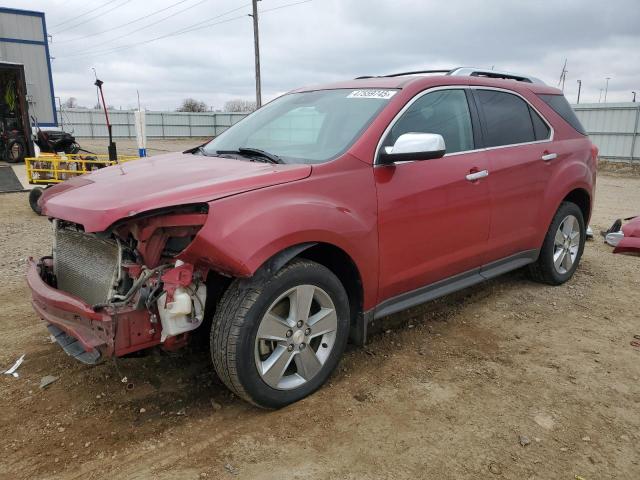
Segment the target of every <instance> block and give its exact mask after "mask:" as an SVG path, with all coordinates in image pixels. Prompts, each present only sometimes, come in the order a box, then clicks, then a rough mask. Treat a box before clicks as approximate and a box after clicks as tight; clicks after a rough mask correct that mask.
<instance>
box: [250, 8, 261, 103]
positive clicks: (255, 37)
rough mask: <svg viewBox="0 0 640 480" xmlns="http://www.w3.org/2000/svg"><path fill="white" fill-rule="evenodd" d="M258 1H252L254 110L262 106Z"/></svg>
mask: <svg viewBox="0 0 640 480" xmlns="http://www.w3.org/2000/svg"><path fill="white" fill-rule="evenodd" d="M259 1H260V0H253V15H252V14H249V16H250V17H253V50H254V55H255V57H256V108H260V107H261V106H262V91H261V87H260V39H259V37H260V35H259V34H258V2H259Z"/></svg>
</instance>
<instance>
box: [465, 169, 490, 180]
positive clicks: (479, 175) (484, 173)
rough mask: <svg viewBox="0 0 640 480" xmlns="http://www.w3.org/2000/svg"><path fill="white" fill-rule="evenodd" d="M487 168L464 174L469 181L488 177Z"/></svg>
mask: <svg viewBox="0 0 640 480" xmlns="http://www.w3.org/2000/svg"><path fill="white" fill-rule="evenodd" d="M488 176H489V170H480V171H479V172H473V173H470V174H468V175H467V176H466V179H467V180H469V181H470V182H475V181H476V180H480V179H481V178H484V177H488Z"/></svg>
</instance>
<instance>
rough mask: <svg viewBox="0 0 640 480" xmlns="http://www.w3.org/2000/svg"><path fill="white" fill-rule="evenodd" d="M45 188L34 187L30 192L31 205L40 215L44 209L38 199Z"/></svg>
mask: <svg viewBox="0 0 640 480" xmlns="http://www.w3.org/2000/svg"><path fill="white" fill-rule="evenodd" d="M43 191H44V190H43V189H42V188H40V187H33V188H32V189H31V191H30V192H29V205H30V206H31V210H33V211H34V212H36V213H37V214H38V215H42V209H41V208H40V205H38V200H39V199H40V197H41V196H42V192H43Z"/></svg>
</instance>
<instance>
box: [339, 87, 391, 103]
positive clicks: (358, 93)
mask: <svg viewBox="0 0 640 480" xmlns="http://www.w3.org/2000/svg"><path fill="white" fill-rule="evenodd" d="M396 93H398V92H397V91H396V90H373V89H367V90H354V91H353V92H351V93H350V94H349V95H347V98H381V99H383V100H388V99H390V98H391V97H393V96H394V95H395V94H396Z"/></svg>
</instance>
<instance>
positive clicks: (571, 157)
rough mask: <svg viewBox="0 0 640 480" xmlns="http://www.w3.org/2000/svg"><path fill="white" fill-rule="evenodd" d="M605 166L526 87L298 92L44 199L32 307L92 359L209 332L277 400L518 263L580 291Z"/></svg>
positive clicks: (471, 72)
mask: <svg viewBox="0 0 640 480" xmlns="http://www.w3.org/2000/svg"><path fill="white" fill-rule="evenodd" d="M596 162H597V149H596V148H595V147H594V145H593V144H592V143H591V141H590V140H589V138H588V137H587V136H586V135H585V132H584V130H583V129H582V127H581V126H580V123H579V122H578V120H577V118H576V117H575V115H574V114H573V111H572V110H571V108H570V106H569V104H568V103H567V101H566V99H565V98H564V96H563V95H562V92H560V91H559V90H557V89H555V88H551V87H549V86H546V85H544V84H542V83H541V82H540V81H538V80H536V79H533V78H531V77H527V76H524V75H514V74H507V73H501V72H495V71H488V72H487V71H483V70H478V69H468V68H461V69H454V70H451V71H446V72H433V71H430V72H412V73H407V74H396V75H389V76H383V77H364V78H359V79H355V80H350V81H345V82H340V83H336V84H331V85H324V86H318V87H309V88H303V89H299V90H295V91H293V92H290V93H288V94H286V95H283V96H281V97H279V98H277V99H275V100H274V101H272V102H270V103H269V104H267V105H265V106H264V107H262V108H261V109H259V110H258V111H256V112H255V113H253V114H251V115H250V116H248V117H247V118H245V119H244V120H242V121H241V122H239V123H237V124H236V125H234V126H233V127H231V128H230V129H229V130H227V131H226V132H224V133H223V134H222V135H220V136H219V137H217V138H215V139H214V140H212V141H211V142H209V143H207V144H205V145H203V146H201V147H198V148H195V149H193V150H190V151H187V152H183V153H174V154H168V155H162V156H156V157H151V158H148V159H143V160H139V161H136V162H131V163H128V164H123V165H119V166H114V167H109V168H105V169H102V170H100V171H97V172H94V173H91V174H88V175H86V176H82V177H77V178H74V179H72V180H69V181H67V182H64V183H62V184H60V185H56V186H54V187H51V188H49V189H47V190H46V191H45V192H44V194H43V195H42V197H41V199H40V207H41V208H42V212H43V214H45V215H47V216H49V217H50V218H51V219H52V223H53V235H54V243H53V254H52V256H50V257H44V258H42V259H40V260H37V261H36V260H30V261H29V267H28V282H29V286H30V288H31V291H32V294H33V306H34V308H35V310H36V312H37V313H38V315H39V316H40V317H41V318H42V319H43V320H44V321H45V322H46V323H47V324H48V328H49V331H50V332H51V333H52V334H53V335H54V336H55V337H56V338H57V339H58V341H59V342H60V344H61V345H62V346H63V348H64V349H65V350H66V351H67V353H69V354H70V355H73V356H74V357H76V358H77V359H79V360H81V361H84V362H86V363H96V362H98V361H100V360H101V359H103V358H105V357H109V356H114V355H115V356H121V355H126V354H128V353H131V352H134V351H137V350H142V349H146V348H150V347H154V346H157V345H161V346H162V347H163V348H166V349H176V348H179V347H181V346H184V345H185V344H186V343H187V342H188V341H189V339H190V338H192V337H193V336H195V335H197V334H199V333H205V334H206V335H209V336H210V346H211V355H212V359H213V364H214V367H215V370H216V372H217V374H218V375H219V376H220V378H221V379H222V380H223V381H224V383H225V384H226V385H227V386H228V387H229V389H231V390H232V391H233V392H234V393H236V394H237V395H239V396H240V397H242V398H244V399H246V400H248V401H250V402H252V403H254V404H256V405H258V406H261V407H266V408H277V407H281V406H283V405H287V404H289V403H291V402H294V401H296V400H299V399H301V398H303V397H305V396H306V395H309V394H310V393H312V392H313V391H315V390H316V389H317V388H319V387H320V386H321V385H322V384H323V383H324V382H325V381H326V380H327V378H328V377H329V375H330V374H331V372H332V371H333V370H334V368H335V367H336V365H337V364H338V362H339V360H340V357H341V355H342V353H343V351H344V349H345V346H346V344H347V341H348V339H351V340H352V341H353V342H355V343H358V344H362V343H364V342H365V340H366V337H367V328H368V326H369V325H370V324H371V322H372V321H373V320H374V319H378V318H380V317H384V316H386V315H389V314H392V313H395V312H398V311H401V310H404V309H406V308H409V307H411V306H414V305H417V304H420V303H424V302H426V301H429V300H431V299H434V298H436V297H440V296H442V295H445V294H447V293H449V292H453V291H455V290H458V289H461V288H464V287H467V286H470V285H473V284H475V283H478V282H481V281H483V280H486V279H489V278H492V277H495V276H497V275H500V274H502V273H504V272H507V271H510V270H513V269H517V268H520V267H524V266H527V267H528V269H529V272H530V273H531V276H532V277H533V278H534V279H535V280H538V281H541V282H545V283H548V284H551V285H559V284H561V283H563V282H566V281H567V280H569V279H570V278H571V276H572V275H573V273H574V272H575V270H576V268H577V266H578V264H579V262H580V257H581V255H582V252H583V248H584V243H585V225H586V223H587V222H588V220H589V217H590V215H591V211H592V203H593V194H594V187H595V182H596Z"/></svg>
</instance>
